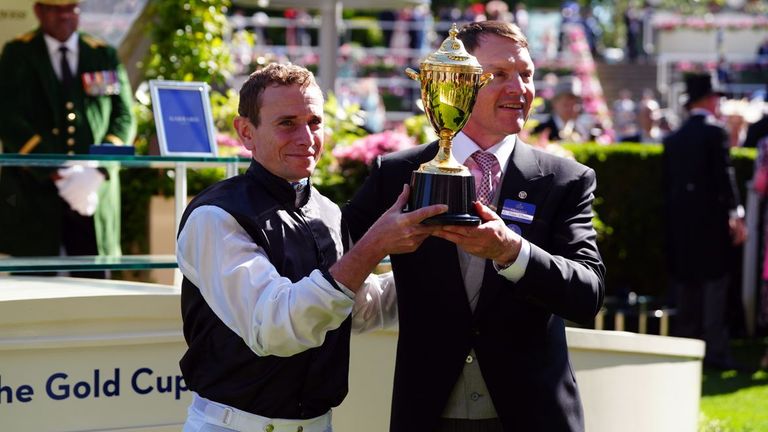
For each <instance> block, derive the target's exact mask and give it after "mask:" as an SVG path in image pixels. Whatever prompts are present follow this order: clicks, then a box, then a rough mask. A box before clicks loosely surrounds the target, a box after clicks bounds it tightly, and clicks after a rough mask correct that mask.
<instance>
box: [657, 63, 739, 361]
mask: <svg viewBox="0 0 768 432" xmlns="http://www.w3.org/2000/svg"><path fill="white" fill-rule="evenodd" d="M708 83H709V77H708V76H703V77H701V76H699V77H697V76H694V77H692V78H690V79H689V80H688V82H687V84H688V93H689V95H690V96H689V97H690V101H689V105H688V106H687V107H688V109H689V110H690V112H691V115H690V117H689V118H688V119H687V120H686V121H685V122H684V123H683V125H682V126H681V127H680V129H679V130H677V131H675V132H673V133H672V134H670V135H669V136H668V137H667V138H665V139H664V155H663V173H664V181H663V184H664V202H665V214H664V216H665V221H666V238H667V249H666V252H667V257H666V258H667V260H666V261H667V266H668V271H669V273H670V277H671V282H672V286H671V288H672V289H673V290H674V292H675V297H676V298H677V308H678V315H677V318H676V325H675V327H676V331H675V333H676V334H677V335H679V336H684V337H696V338H702V339H704V340H705V341H706V343H707V347H706V354H705V359H704V360H705V364H707V365H710V366H713V367H719V368H729V367H731V366H732V360H731V358H730V354H729V348H728V332H727V324H726V321H725V310H726V309H725V307H726V304H727V288H728V268H729V262H730V259H729V256H728V254H729V253H730V252H731V251H732V245H733V244H734V243H738V242H739V239H742V240H743V235H744V232H741V231H738V230H743V221H742V218H741V216H742V215H740V214H739V209H740V205H739V195H738V190H737V188H736V181H735V177H734V170H733V167H732V165H731V159H730V155H729V148H728V134H727V132H726V130H725V128H724V127H723V125H722V124H720V123H719V122H718V121H717V120H715V118H714V116H713V115H712V114H713V113H715V112H716V111H717V104H718V103H719V102H718V98H719V93H717V91H716V90H714V89H713V87H712V86H711V84H708ZM741 212H742V213H743V209H742V210H741Z"/></svg>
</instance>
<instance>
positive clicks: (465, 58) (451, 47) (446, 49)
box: [422, 23, 482, 74]
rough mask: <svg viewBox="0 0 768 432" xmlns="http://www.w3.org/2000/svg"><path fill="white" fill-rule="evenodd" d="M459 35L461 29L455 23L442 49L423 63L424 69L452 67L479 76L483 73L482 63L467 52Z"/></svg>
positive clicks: (441, 45) (441, 46) (442, 44)
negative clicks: (469, 71)
mask: <svg viewBox="0 0 768 432" xmlns="http://www.w3.org/2000/svg"><path fill="white" fill-rule="evenodd" d="M458 34H459V29H458V27H457V26H456V23H453V24H452V25H451V30H449V31H448V37H447V38H446V39H445V40H444V41H443V43H441V44H440V48H439V49H438V50H437V51H435V52H433V53H432V54H430V55H429V56H428V57H427V58H426V59H425V60H424V61H423V62H422V69H424V68H427V69H429V68H430V67H439V68H444V67H450V68H457V69H466V70H471V71H473V72H476V73H478V74H480V73H482V69H481V68H480V63H478V62H477V59H476V58H475V56H473V55H471V54H469V53H468V52H467V50H466V49H465V48H464V42H462V41H461V39H458V38H457V37H456V36H458Z"/></svg>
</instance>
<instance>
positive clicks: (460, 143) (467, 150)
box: [451, 132, 531, 310]
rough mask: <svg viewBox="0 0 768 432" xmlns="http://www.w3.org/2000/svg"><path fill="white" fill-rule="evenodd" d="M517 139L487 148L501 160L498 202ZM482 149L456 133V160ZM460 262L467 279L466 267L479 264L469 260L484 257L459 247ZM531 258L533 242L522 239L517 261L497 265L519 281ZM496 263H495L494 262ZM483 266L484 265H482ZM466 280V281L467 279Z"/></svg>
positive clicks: (496, 200)
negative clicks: (471, 263)
mask: <svg viewBox="0 0 768 432" xmlns="http://www.w3.org/2000/svg"><path fill="white" fill-rule="evenodd" d="M515 141H517V135H508V136H507V137H506V138H504V139H503V140H501V141H500V142H498V143H496V144H494V145H493V146H492V147H491V148H489V149H487V150H485V151H487V152H489V153H491V154H493V155H494V156H496V159H498V161H499V166H500V167H501V173H502V174H501V180H500V181H499V184H498V186H497V187H496V190H494V191H493V195H494V196H493V202H498V200H499V194H500V193H501V185H502V184H503V183H504V174H505V173H506V169H507V163H509V158H510V156H512V151H513V150H514V149H515ZM478 150H482V149H481V148H480V147H479V146H478V145H477V143H475V142H474V141H472V139H471V138H469V137H468V136H467V135H466V134H465V133H464V132H459V133H458V134H456V136H455V137H454V138H453V148H452V149H451V151H452V152H453V155H454V157H455V158H456V160H458V161H459V162H461V163H464V162H466V160H467V159H468V158H470V157H471V156H472V153H474V152H476V151H478ZM459 252H460V253H459V264H460V265H461V267H462V274H464V275H465V279H466V271H465V270H466V269H467V268H469V267H474V268H477V267H478V266H470V265H469V261H470V260H472V259H479V260H482V258H479V257H476V256H474V255H470V254H466V253H463V251H462V250H461V249H459ZM530 258H531V244H530V243H529V242H528V240H526V239H522V247H521V248H520V254H519V255H518V256H517V259H516V260H515V262H513V263H512V264H511V265H510V266H508V267H506V268H499V267H496V269H497V270H498V271H499V274H500V275H501V276H503V277H505V278H506V279H508V280H510V281H512V282H517V281H519V280H520V279H521V278H522V277H523V275H525V269H526V268H527V267H528V261H529V260H530ZM494 265H495V264H494ZM480 267H482V266H480ZM480 280H482V274H481V275H480ZM465 282H466V281H465ZM476 301H477V299H474V301H473V299H472V297H470V306H472V307H473V310H474V306H475V304H476Z"/></svg>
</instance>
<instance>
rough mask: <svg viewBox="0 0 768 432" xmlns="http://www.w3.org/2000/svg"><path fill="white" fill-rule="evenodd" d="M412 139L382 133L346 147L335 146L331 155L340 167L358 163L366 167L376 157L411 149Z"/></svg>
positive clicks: (397, 134) (396, 133) (400, 135)
mask: <svg viewBox="0 0 768 432" xmlns="http://www.w3.org/2000/svg"><path fill="white" fill-rule="evenodd" d="M414 145H415V143H414V142H413V138H411V137H409V136H408V135H406V134H404V133H402V132H394V131H389V130H387V131H384V132H380V133H375V134H371V135H368V136H366V137H364V138H361V139H359V140H357V141H355V142H353V143H352V144H351V145H348V146H337V147H336V148H334V149H333V155H334V156H335V157H336V158H337V159H338V160H339V163H341V164H342V165H343V164H345V163H349V162H359V163H363V164H365V165H366V166H367V165H369V164H370V163H371V162H373V160H374V159H376V157H377V156H381V155H385V154H387V153H391V152H394V151H398V150H403V149H406V148H409V147H413V146H414Z"/></svg>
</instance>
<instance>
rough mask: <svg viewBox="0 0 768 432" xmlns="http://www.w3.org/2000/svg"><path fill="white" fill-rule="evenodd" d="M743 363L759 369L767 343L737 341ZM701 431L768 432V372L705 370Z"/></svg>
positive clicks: (738, 354)
mask: <svg viewBox="0 0 768 432" xmlns="http://www.w3.org/2000/svg"><path fill="white" fill-rule="evenodd" d="M733 348H734V355H735V356H736V358H737V359H738V360H739V361H740V362H741V364H743V365H745V366H749V367H753V368H757V367H758V364H759V361H760V357H761V356H762V354H763V352H764V351H765V342H764V341H761V340H756V341H736V342H734V344H733ZM700 420H701V421H700V426H699V432H761V431H768V371H765V370H760V371H757V372H754V373H746V372H737V371H727V372H721V371H715V370H709V369H705V370H704V377H703V382H702V390H701V419H700Z"/></svg>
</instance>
